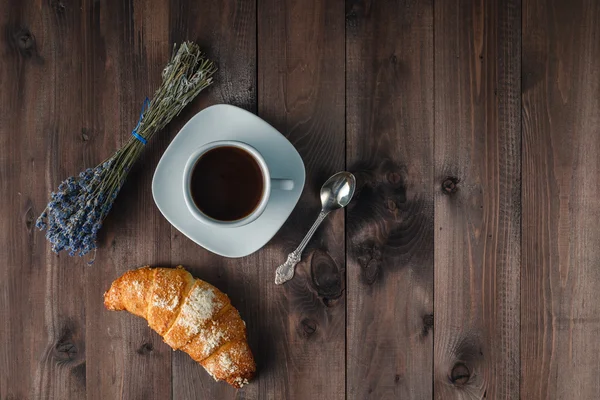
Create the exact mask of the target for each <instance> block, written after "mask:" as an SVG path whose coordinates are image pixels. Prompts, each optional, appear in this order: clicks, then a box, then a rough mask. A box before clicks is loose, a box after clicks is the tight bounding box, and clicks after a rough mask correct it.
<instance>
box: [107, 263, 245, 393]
mask: <svg viewBox="0 0 600 400" xmlns="http://www.w3.org/2000/svg"><path fill="white" fill-rule="evenodd" d="M104 306H105V307H106V308H107V309H109V310H127V311H129V312H130V313H132V314H135V315H137V316H140V317H142V318H145V319H147V320H148V325H149V326H150V327H151V328H152V329H154V330H155V331H156V332H158V334H159V335H161V336H162V337H163V340H164V341H165V343H167V344H168V345H169V346H171V347H172V348H173V349H174V350H183V351H185V352H186V353H188V354H189V355H190V356H191V357H192V358H193V359H194V360H195V361H197V362H199V363H200V364H202V366H203V367H204V368H205V369H206V371H207V372H208V373H209V374H210V375H212V377H213V378H214V379H215V380H217V381H218V380H224V381H227V383H229V384H230V385H232V386H233V387H236V388H240V387H242V386H243V385H245V384H247V383H248V381H249V380H250V379H252V378H253V377H254V373H255V371H256V365H255V363H254V358H253V357H252V352H251V351H250V348H249V347H248V342H247V340H246V324H245V323H244V321H242V319H241V317H240V314H239V313H238V311H237V310H236V309H235V308H234V307H233V306H232V305H231V303H230V302H229V298H228V297H227V295H225V294H224V293H223V292H221V291H220V290H219V289H217V288H215V287H214V286H212V285H210V284H208V283H206V282H204V281H202V280H200V279H194V277H192V275H191V274H190V273H189V272H187V271H186V270H185V269H183V267H181V266H179V267H177V268H175V269H173V268H150V267H148V266H146V267H142V268H139V269H135V270H131V271H128V272H126V273H125V274H123V276H121V277H120V278H118V279H117V280H115V281H114V282H113V283H112V285H111V287H110V289H109V290H108V291H107V292H106V293H105V294H104Z"/></svg>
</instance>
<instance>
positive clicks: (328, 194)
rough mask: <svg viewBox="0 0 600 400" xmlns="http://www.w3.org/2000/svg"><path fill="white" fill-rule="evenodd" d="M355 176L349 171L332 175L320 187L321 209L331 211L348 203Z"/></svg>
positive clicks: (353, 187) (352, 190)
mask: <svg viewBox="0 0 600 400" xmlns="http://www.w3.org/2000/svg"><path fill="white" fill-rule="evenodd" d="M355 189H356V178H355V177H354V175H352V174H351V173H350V172H346V171H342V172H338V173H337V174H335V175H333V176H332V177H331V178H329V179H327V181H326V182H325V183H324V184H323V186H322V187H321V206H322V209H323V211H325V212H331V211H333V210H337V209H338V208H343V207H346V206H347V205H348V203H350V200H351V199H352V196H353V195H354V190H355Z"/></svg>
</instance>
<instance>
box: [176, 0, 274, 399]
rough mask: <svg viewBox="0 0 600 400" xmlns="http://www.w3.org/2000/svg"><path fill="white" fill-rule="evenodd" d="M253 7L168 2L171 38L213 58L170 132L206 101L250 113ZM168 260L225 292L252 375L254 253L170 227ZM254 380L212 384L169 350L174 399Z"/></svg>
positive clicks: (224, 393) (215, 395)
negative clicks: (242, 253) (196, 239)
mask: <svg viewBox="0 0 600 400" xmlns="http://www.w3.org/2000/svg"><path fill="white" fill-rule="evenodd" d="M255 7H256V5H255V2H254V1H242V2H240V1H234V0H226V1H215V2H190V1H183V0H182V1H173V2H171V10H170V13H171V23H170V31H171V40H172V41H174V42H180V41H182V40H184V39H186V38H191V39H194V40H197V41H198V43H200V45H201V46H202V48H203V49H204V50H205V51H206V52H207V54H208V56H209V57H210V58H211V59H213V60H215V61H216V62H217V65H218V67H219V71H218V72H217V74H216V76H215V84H214V86H213V87H211V88H210V89H209V90H208V91H207V92H205V93H203V94H201V95H200V99H199V101H196V102H194V103H193V104H191V105H190V106H188V108H187V109H186V110H185V111H184V112H183V113H182V118H181V119H180V120H179V121H177V122H176V123H175V124H173V125H172V131H173V135H174V134H176V133H177V131H178V130H179V129H180V128H181V127H182V126H183V123H185V122H186V121H187V120H188V119H189V118H191V117H192V116H193V115H194V114H195V113H197V112H198V111H200V110H201V109H203V108H204V107H206V106H208V105H210V104H216V103H228V104H234V105H236V106H238V107H242V108H244V109H247V110H248V111H251V112H256V101H257V100H256V8H255ZM171 243H172V247H171V260H172V264H173V265H177V264H183V265H184V266H185V267H186V268H188V269H189V271H190V272H191V273H192V274H193V275H194V276H196V277H198V278H201V279H204V280H206V281H208V282H210V283H212V284H213V285H215V286H217V287H218V288H219V289H220V290H222V291H223V292H225V293H227V294H228V295H229V298H230V299H231V302H232V304H233V305H234V306H235V307H236V308H237V309H238V310H239V312H240V314H241V316H242V319H243V320H244V321H245V322H246V326H247V328H248V339H249V344H250V348H251V349H252V351H253V354H254V356H255V359H256V362H257V364H258V379H260V377H261V375H262V371H263V369H264V357H263V356H262V354H261V353H260V352H259V351H260V348H259V347H258V341H259V338H260V337H261V332H263V331H264V329H268V328H267V327H265V328H262V329H259V324H260V320H259V312H260V308H261V306H262V304H261V303H263V302H264V301H265V300H264V299H261V297H260V296H259V293H260V292H259V272H260V268H259V267H260V266H262V265H264V264H263V263H264V261H263V260H261V258H260V255H250V256H248V257H244V258H242V259H227V258H224V257H220V256H217V255H215V254H212V253H210V252H208V251H206V250H204V249H203V248H201V247H199V246H198V245H196V244H195V243H193V242H192V241H191V240H189V239H188V238H187V237H185V236H184V235H183V234H181V233H180V232H179V231H177V230H176V229H175V228H171ZM258 397H259V395H258V384H257V381H253V383H252V384H251V385H248V386H245V387H244V388H242V389H240V390H237V391H236V390H235V389H233V388H232V387H230V386H229V385H227V384H225V383H215V382H214V380H213V378H212V377H211V376H210V375H208V374H207V373H206V371H204V368H202V366H200V365H199V364H198V363H196V362H194V360H192V359H191V358H190V357H189V356H188V355H187V354H185V353H181V352H175V353H173V398H174V399H195V398H202V399H233V398H236V399H256V398H258Z"/></svg>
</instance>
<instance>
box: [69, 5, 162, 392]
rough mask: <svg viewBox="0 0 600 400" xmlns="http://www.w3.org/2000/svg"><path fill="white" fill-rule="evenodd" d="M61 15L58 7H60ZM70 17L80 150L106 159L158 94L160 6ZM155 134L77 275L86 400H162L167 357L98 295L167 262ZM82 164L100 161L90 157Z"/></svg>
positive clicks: (145, 331)
mask: <svg viewBox="0 0 600 400" xmlns="http://www.w3.org/2000/svg"><path fill="white" fill-rule="evenodd" d="M65 7H68V6H67V5H65ZM72 12H74V13H77V14H78V15H79V13H82V14H83V15H84V16H85V17H84V18H82V19H83V20H84V21H85V24H84V29H83V30H82V32H81V36H82V37H83V38H85V42H84V43H85V44H84V46H85V51H86V53H85V57H84V59H83V60H82V61H83V67H82V68H83V74H82V79H83V81H84V82H85V84H86V87H85V91H84V95H83V96H82V107H84V110H85V119H84V121H85V122H84V125H83V126H82V129H83V130H85V131H86V132H87V135H88V137H89V138H90V140H89V141H88V144H87V145H88V146H89V148H90V149H97V150H96V151H98V150H99V149H102V151H103V152H105V153H107V154H103V157H106V156H108V155H109V154H112V152H114V151H115V150H116V148H117V147H118V146H120V145H121V144H122V143H123V142H124V141H125V140H127V139H128V135H129V134H130V132H131V130H132V129H133V127H134V126H135V123H136V121H137V118H138V115H139V112H140V108H141V104H142V102H143V100H144V98H145V97H146V96H150V97H151V96H152V93H153V92H154V90H156V88H157V87H158V86H159V85H160V82H161V76H160V73H161V71H162V69H163V67H164V65H165V64H166V62H167V61H168V60H169V57H170V55H171V51H172V47H171V46H172V44H171V43H170V41H169V35H168V26H169V20H168V15H169V14H168V7H167V4H166V3H165V2H163V1H161V0H156V1H141V0H140V1H137V0H136V1H130V2H106V3H98V2H92V1H86V2H84V3H83V4H82V7H81V9H79V7H76V8H75V9H74V10H73V11H72ZM164 134H165V132H163V133H161V134H159V135H157V136H158V137H157V138H156V140H153V141H152V142H151V143H150V144H149V145H148V146H147V147H146V149H145V152H144V154H143V155H142V157H141V159H140V160H139V161H138V163H137V164H136V166H135V167H134V168H133V169H132V171H131V173H130V174H129V177H128V180H127V183H126V185H125V186H124V187H123V190H122V191H121V193H120V194H119V197H118V198H117V200H116V202H115V205H114V207H113V210H112V211H111V214H110V215H109V217H108V218H107V220H106V221H105V224H104V227H103V229H102V231H101V233H102V236H101V239H100V244H101V246H102V248H101V249H100V250H99V251H98V258H97V260H96V263H95V265H94V266H93V267H92V268H89V269H88V270H87V279H86V285H87V288H88V295H87V299H86V300H87V301H86V305H87V309H88V310H89V315H88V319H87V321H88V326H89V329H88V333H87V338H86V339H87V343H88V349H89V351H88V353H89V354H88V358H87V362H88V363H89V366H88V373H89V375H90V382H89V385H88V398H93V399H106V398H124V399H139V398H144V399H165V398H170V396H171V353H172V351H171V349H170V348H168V346H165V345H164V344H163V343H162V340H161V339H160V337H158V335H156V334H155V333H154V332H152V331H151V330H150V329H149V328H148V327H147V323H146V322H145V321H143V320H141V319H138V318H134V317H132V316H131V315H128V314H127V313H111V312H109V311H106V310H104V307H103V304H102V295H103V293H104V292H105V291H106V290H107V289H108V287H109V286H110V283H111V282H112V280H114V279H115V278H117V277H118V276H120V275H121V274H122V273H123V272H125V271H126V270H128V269H131V268H135V267H139V266H142V265H146V264H151V265H156V264H160V263H164V262H167V263H168V262H169V260H170V225H169V224H168V222H167V221H165V219H164V218H163V217H162V216H161V215H160V212H159V211H158V210H157V209H156V207H155V206H154V203H153V201H152V194H151V191H150V182H151V180H152V174H153V172H154V167H155V166H156V164H157V162H158V160H159V158H160V156H161V154H162V152H163V151H164V150H165V147H166V144H167V143H168V141H167V140H165V139H164V136H163V135H164ZM87 157H88V160H89V164H90V165H94V164H95V163H97V162H99V161H101V160H102V159H103V157H100V156H99V155H96V154H95V153H92V152H90V153H89V154H88V155H87Z"/></svg>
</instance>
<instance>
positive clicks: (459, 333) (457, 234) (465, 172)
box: [434, 0, 521, 400]
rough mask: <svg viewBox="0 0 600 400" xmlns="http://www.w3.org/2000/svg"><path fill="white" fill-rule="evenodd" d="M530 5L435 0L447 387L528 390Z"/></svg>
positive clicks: (439, 267) (441, 333)
mask: <svg viewBox="0 0 600 400" xmlns="http://www.w3.org/2000/svg"><path fill="white" fill-rule="evenodd" d="M520 9H521V6H520V2H519V1H518V0H511V1H486V2H480V3H477V2H472V1H466V0H465V1H462V0H459V1H454V2H438V3H436V9H435V66H436V67H435V161H436V168H435V179H436V183H435V186H436V194H435V350H434V357H435V359H434V392H435V398H437V399H445V400H446V399H454V398H456V399H458V398H472V399H481V398H489V399H515V398H518V396H519V315H518V312H517V310H518V309H519V269H520V207H519V202H520V173H521V165H520V148H521V142H520V101H519V92H520Z"/></svg>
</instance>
